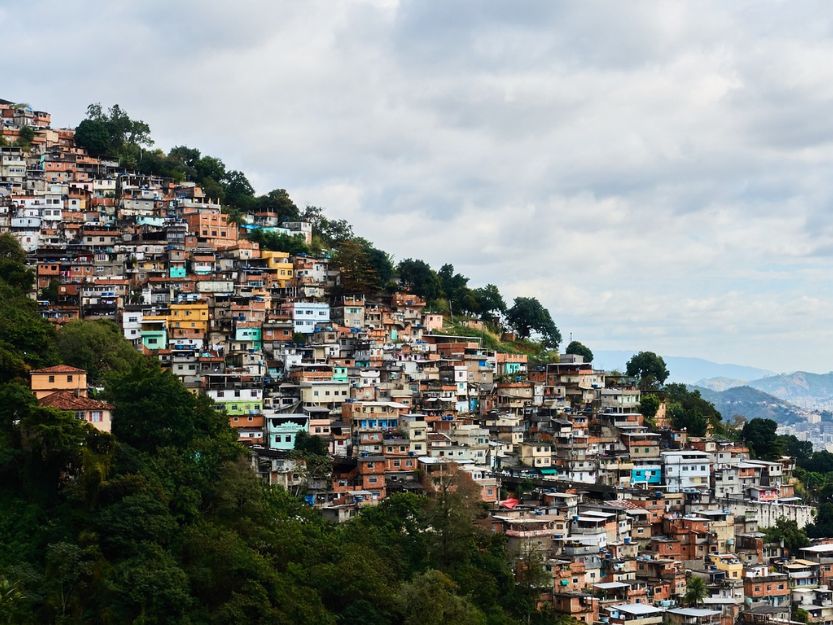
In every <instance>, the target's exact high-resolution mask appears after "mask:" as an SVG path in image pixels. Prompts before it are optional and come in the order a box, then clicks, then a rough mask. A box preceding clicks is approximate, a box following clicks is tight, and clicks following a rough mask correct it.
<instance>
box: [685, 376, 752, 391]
mask: <svg viewBox="0 0 833 625" xmlns="http://www.w3.org/2000/svg"><path fill="white" fill-rule="evenodd" d="M694 384H695V386H701V387H703V388H708V389H711V390H713V391H725V390H727V389H730V388H735V387H737V386H744V385H745V384H746V380H736V379H733V378H705V379H703V380H698V381H697V382H695V383H694Z"/></svg>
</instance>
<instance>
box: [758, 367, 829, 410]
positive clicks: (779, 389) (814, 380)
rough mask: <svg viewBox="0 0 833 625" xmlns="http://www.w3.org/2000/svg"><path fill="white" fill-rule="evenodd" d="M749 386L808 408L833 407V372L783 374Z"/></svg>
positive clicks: (760, 380) (759, 380)
mask: <svg viewBox="0 0 833 625" xmlns="http://www.w3.org/2000/svg"><path fill="white" fill-rule="evenodd" d="M749 386H751V387H752V388H756V389H758V390H760V391H763V392H765V393H769V394H770V395H774V396H775V397H778V398H779V399H783V400H784V401H788V402H792V403H794V404H798V405H801V406H806V407H807V408H830V407H831V406H833V372H830V373H808V372H807V371H796V372H795V373H783V374H780V375H773V376H769V377H765V378H761V379H756V380H752V381H751V382H749Z"/></svg>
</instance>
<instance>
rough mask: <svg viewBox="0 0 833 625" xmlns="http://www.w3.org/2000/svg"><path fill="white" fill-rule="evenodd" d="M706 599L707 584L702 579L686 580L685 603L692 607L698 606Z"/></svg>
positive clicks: (692, 577)
mask: <svg viewBox="0 0 833 625" xmlns="http://www.w3.org/2000/svg"><path fill="white" fill-rule="evenodd" d="M705 598H706V582H704V581H703V578H702V577H695V576H691V577H689V578H688V580H686V590H685V596H684V597H683V602H684V603H685V604H686V605H687V606H689V607H691V606H693V605H697V604H698V603H700V602H701V601H702V600H703V599H705Z"/></svg>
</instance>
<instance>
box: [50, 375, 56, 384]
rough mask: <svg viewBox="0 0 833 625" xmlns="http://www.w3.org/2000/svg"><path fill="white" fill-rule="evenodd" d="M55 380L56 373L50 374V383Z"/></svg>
mask: <svg viewBox="0 0 833 625" xmlns="http://www.w3.org/2000/svg"><path fill="white" fill-rule="evenodd" d="M54 381H55V376H54V375H50V376H49V382H50V383H52V382H54Z"/></svg>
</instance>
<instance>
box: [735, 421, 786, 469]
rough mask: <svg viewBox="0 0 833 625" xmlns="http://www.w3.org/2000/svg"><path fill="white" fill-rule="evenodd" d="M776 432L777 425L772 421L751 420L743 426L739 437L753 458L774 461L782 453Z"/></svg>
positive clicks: (781, 446)
mask: <svg viewBox="0 0 833 625" xmlns="http://www.w3.org/2000/svg"><path fill="white" fill-rule="evenodd" d="M777 430H778V424H777V423H776V422H775V421H773V420H772V419H752V420H750V421H748V422H747V423H746V424H745V425H744V426H743V430H741V433H740V436H741V438H742V439H743V441H744V442H745V443H746V444H747V445H748V446H749V451H750V452H751V453H752V455H753V456H754V457H755V458H760V459H762V460H774V459H775V458H777V457H778V456H780V455H782V454H783V452H784V449H783V445H782V442H781V441H780V440H779V438H778V436H777V435H776V431H777Z"/></svg>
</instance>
